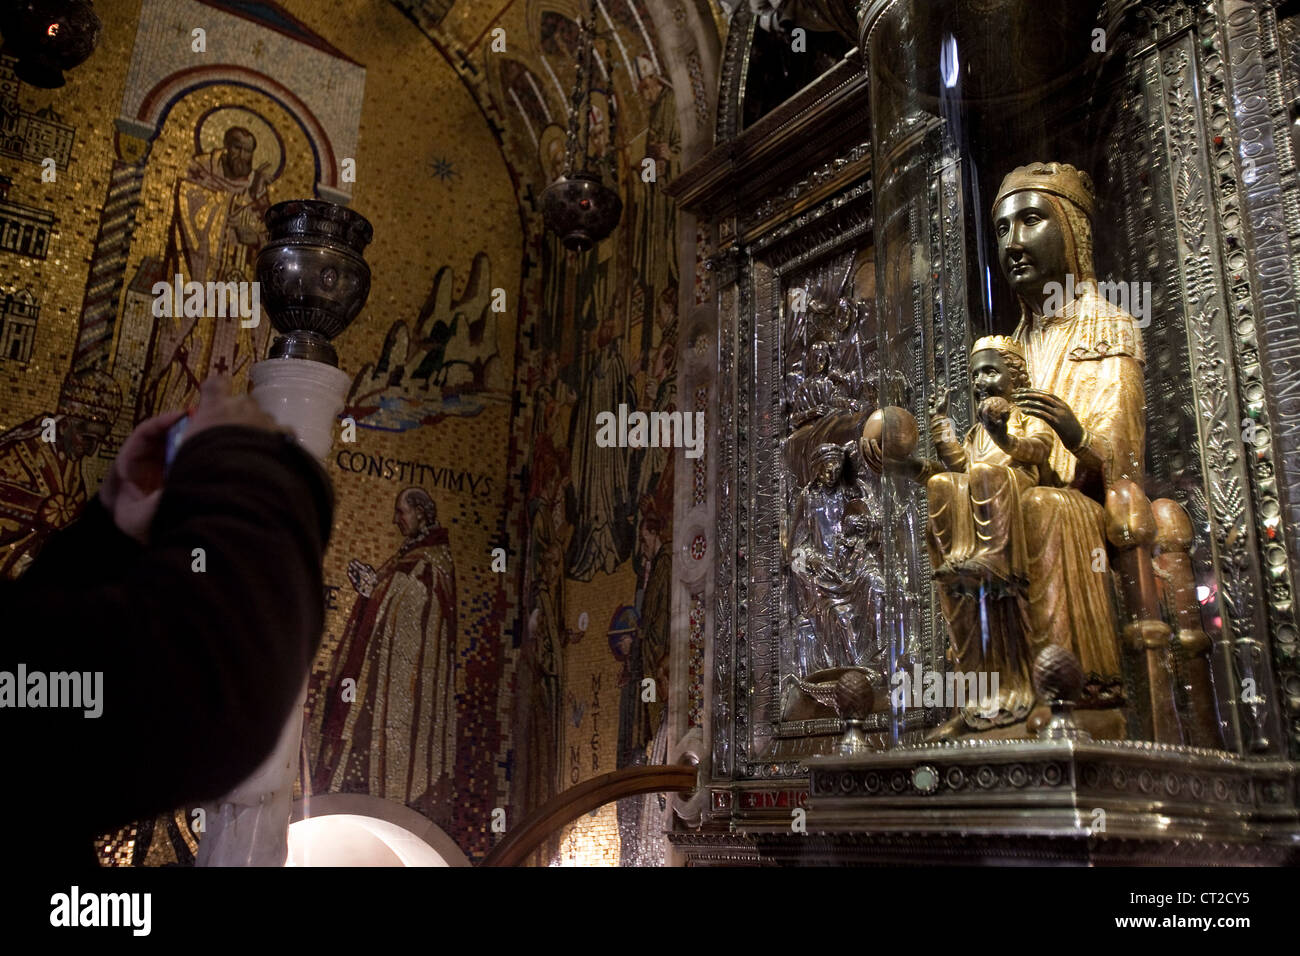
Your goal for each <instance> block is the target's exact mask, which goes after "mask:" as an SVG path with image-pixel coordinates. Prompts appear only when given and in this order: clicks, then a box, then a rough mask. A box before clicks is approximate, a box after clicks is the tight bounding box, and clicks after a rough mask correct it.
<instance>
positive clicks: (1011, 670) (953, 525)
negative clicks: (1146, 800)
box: [926, 407, 1056, 729]
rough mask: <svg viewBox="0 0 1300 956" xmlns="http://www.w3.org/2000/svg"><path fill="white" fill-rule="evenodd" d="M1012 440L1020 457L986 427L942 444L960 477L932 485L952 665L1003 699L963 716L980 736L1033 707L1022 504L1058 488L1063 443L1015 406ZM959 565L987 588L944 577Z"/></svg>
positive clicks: (932, 531) (932, 543)
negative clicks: (985, 678) (1033, 493)
mask: <svg viewBox="0 0 1300 956" xmlns="http://www.w3.org/2000/svg"><path fill="white" fill-rule="evenodd" d="M1007 432H1008V434H1010V435H1012V436H1013V437H1015V438H1017V439H1019V440H1020V445H1019V446H1018V447H1017V449H1016V455H1015V457H1013V456H1011V455H1008V454H1007V453H1006V452H1005V451H1003V450H1002V448H1001V446H999V445H998V444H997V443H996V442H995V441H994V440H993V438H992V436H991V435H989V433H988V431H987V430H985V428H984V427H983V426H982V425H976V426H974V427H973V428H971V429H970V431H968V432H967V434H966V439H965V441H964V442H963V443H962V445H961V446H956V445H955V443H947V442H936V446H937V448H938V451H939V453H940V455H941V456H943V458H944V461H945V463H946V464H948V465H949V467H950V468H952V469H953V470H952V471H946V472H940V473H939V474H936V475H933V476H931V477H930V479H929V481H928V482H927V483H926V490H927V492H928V497H929V513H930V522H929V533H928V534H927V535H926V543H927V545H928V547H929V553H930V566H931V567H933V568H934V569H935V577H936V579H938V580H939V582H940V588H939V607H940V610H941V611H942V613H943V617H944V620H945V621H946V622H947V624H948V631H949V634H950V635H951V638H952V651H953V665H954V667H955V668H956V669H957V670H959V671H964V672H987V673H997V675H998V688H997V699H996V700H980V701H974V702H971V703H970V704H968V705H966V706H964V707H963V708H962V713H963V718H964V720H965V722H966V724H967V725H968V726H970V727H973V728H976V729H985V728H988V727H991V726H1001V725H1004V724H1010V723H1015V722H1017V721H1019V720H1023V719H1024V718H1025V717H1026V716H1028V714H1029V711H1030V709H1031V708H1032V707H1033V704H1034V689H1033V684H1032V682H1031V680H1030V668H1031V661H1030V659H1029V657H1028V655H1027V654H1026V647H1025V642H1026V640H1027V633H1028V632H1029V630H1030V624H1029V613H1028V607H1027V598H1028V594H1027V591H1028V581H1027V579H1028V575H1029V558H1028V547H1027V544H1026V540H1025V527H1024V522H1023V520H1022V515H1021V496H1022V495H1023V494H1024V493H1025V492H1026V491H1027V490H1028V489H1030V488H1033V487H1034V486H1036V485H1038V484H1039V482H1040V481H1044V480H1046V481H1048V482H1049V483H1050V482H1051V481H1052V477H1053V476H1052V475H1051V472H1050V469H1049V468H1048V466H1047V464H1046V463H1047V459H1048V456H1049V453H1050V449H1051V448H1052V447H1053V446H1054V445H1055V444H1056V442H1055V435H1054V434H1053V432H1052V430H1051V428H1049V427H1048V426H1047V424H1046V423H1045V422H1043V421H1041V420H1040V419H1037V418H1033V417H1031V416H1029V415H1026V414H1024V413H1023V412H1021V411H1020V410H1019V409H1018V408H1015V407H1013V408H1012V410H1011V415H1010V417H1009V418H1008V419H1007ZM958 562H965V563H968V564H971V565H975V566H978V567H979V568H980V569H981V571H982V572H983V574H982V575H981V578H980V584H979V586H977V587H972V586H970V585H969V584H968V583H967V582H965V581H962V580H961V579H959V578H951V577H947V576H945V574H944V569H945V568H946V567H951V566H952V565H954V564H957V563H958Z"/></svg>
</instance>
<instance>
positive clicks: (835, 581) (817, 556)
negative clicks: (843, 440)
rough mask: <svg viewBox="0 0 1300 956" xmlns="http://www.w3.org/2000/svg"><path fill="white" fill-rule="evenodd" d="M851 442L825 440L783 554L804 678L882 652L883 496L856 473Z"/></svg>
mask: <svg viewBox="0 0 1300 956" xmlns="http://www.w3.org/2000/svg"><path fill="white" fill-rule="evenodd" d="M851 449H852V445H849V446H842V445H836V444H833V443H827V444H824V445H820V446H818V447H817V449H816V450H815V452H814V457H813V468H812V470H813V479H812V481H810V482H809V483H808V484H807V485H806V486H805V487H804V488H803V489H802V490H801V491H800V492H799V496H798V497H797V498H796V499H795V508H794V514H793V515H792V517H791V534H790V537H789V538H788V544H787V551H786V559H787V561H788V563H789V568H790V573H791V577H792V584H793V591H794V594H795V606H796V608H797V610H798V615H799V616H798V619H797V623H796V630H795V637H794V640H795V646H796V656H797V661H798V665H799V670H800V672H801V675H807V674H809V673H812V672H814V671H818V670H823V669H827V668H831V667H842V666H847V665H862V664H865V663H868V662H871V661H874V660H875V659H876V658H878V657H879V649H878V648H877V647H876V642H875V640H874V637H875V634H876V627H875V620H876V612H877V610H878V608H879V604H880V598H881V594H882V579H881V565H880V522H879V513H880V507H879V501H878V500H877V496H876V494H875V489H874V488H873V487H872V486H871V485H870V484H868V483H867V482H864V481H861V480H855V479H854V478H852V477H851V474H852V472H853V471H855V470H856V471H857V473H858V474H861V473H862V471H863V470H862V469H854V467H853V464H852V463H851V461H850V457H849V454H850V450H851Z"/></svg>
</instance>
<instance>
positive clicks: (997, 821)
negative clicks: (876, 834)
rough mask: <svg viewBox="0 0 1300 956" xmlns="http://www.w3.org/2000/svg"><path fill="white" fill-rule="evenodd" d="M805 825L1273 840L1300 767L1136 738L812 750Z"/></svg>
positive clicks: (1283, 829) (1289, 825) (1286, 831)
mask: <svg viewBox="0 0 1300 956" xmlns="http://www.w3.org/2000/svg"><path fill="white" fill-rule="evenodd" d="M807 765H808V767H809V770H810V772H811V782H810V787H809V809H808V828H809V830H813V829H827V830H858V831H861V830H873V831H880V830H912V831H916V830H918V829H924V830H935V829H948V828H955V829H959V830H961V831H963V832H967V833H986V834H1004V835H1010V834H1029V833H1032V834H1056V835H1072V836H1078V835H1083V836H1092V837H1098V838H1105V837H1109V836H1123V837H1125V838H1153V839H1165V838H1180V837H1182V838H1195V839H1203V838H1208V837H1212V838H1217V839H1225V840H1233V839H1238V840H1249V841H1253V842H1258V841H1260V840H1264V841H1265V842H1269V841H1277V842H1280V843H1284V844H1288V845H1291V846H1293V847H1295V848H1296V849H1297V850H1300V812H1298V811H1297V807H1298V806H1300V801H1298V800H1297V786H1298V782H1300V765H1298V764H1295V763H1292V762H1290V761H1285V760H1256V759H1248V758H1242V757H1236V756H1233V755H1231V754H1227V753H1222V752H1219V751H1213V750H1200V749H1197V748H1193V747H1172V746H1167V745H1163V744H1152V743H1141V742H1131V741H1091V742H1089V741H1081V740H1070V739H1057V740H1036V741H961V742H957V743H943V744H923V745H920V746H916V747H907V748H900V749H898V750H893V751H889V752H885V753H876V754H870V755H867V756H853V757H842V756H827V757H814V758H811V759H810V760H808V761H807Z"/></svg>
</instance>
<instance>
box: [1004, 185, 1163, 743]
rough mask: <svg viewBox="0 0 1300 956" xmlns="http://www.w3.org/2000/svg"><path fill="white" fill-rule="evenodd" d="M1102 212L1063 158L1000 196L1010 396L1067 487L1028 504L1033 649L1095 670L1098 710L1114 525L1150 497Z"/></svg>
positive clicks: (1107, 668) (1131, 341)
mask: <svg viewBox="0 0 1300 956" xmlns="http://www.w3.org/2000/svg"><path fill="white" fill-rule="evenodd" d="M1095 208H1096V196H1095V191H1094V189H1093V185H1092V181H1091V179H1090V178H1089V177H1088V175H1087V173H1084V172H1081V171H1079V170H1077V169H1075V168H1074V167H1073V166H1069V165H1066V164H1064V163H1034V164H1032V165H1029V166H1022V167H1020V168H1018V169H1016V170H1013V171H1012V172H1011V173H1010V175H1008V176H1007V177H1006V179H1004V180H1003V182H1002V187H1001V188H1000V189H999V190H998V194H997V198H996V199H995V200H994V203H993V221H994V228H995V230H996V232H997V239H998V259H999V262H1000V263H1001V265H1002V270H1003V273H1004V274H1005V275H1006V277H1007V281H1008V282H1009V283H1010V285H1011V288H1012V289H1013V291H1014V292H1015V294H1016V297H1017V299H1018V300H1019V302H1020V324H1019V325H1018V326H1017V328H1016V331H1015V333H1014V336H1013V337H1014V338H1015V339H1016V341H1018V342H1019V343H1020V344H1021V346H1022V347H1023V349H1024V354H1025V360H1026V364H1027V366H1028V371H1029V379H1030V387H1029V388H1022V389H1019V390H1017V391H1016V392H1015V393H1014V394H1013V395H1012V402H1013V403H1014V404H1015V405H1016V406H1017V407H1018V408H1019V409H1020V410H1021V411H1023V412H1024V413H1025V414H1027V415H1032V416H1034V417H1036V418H1039V419H1041V420H1043V421H1045V422H1046V423H1047V424H1048V425H1050V426H1051V427H1052V429H1053V431H1055V432H1056V435H1057V438H1058V439H1059V441H1058V442H1056V443H1055V444H1054V446H1053V448H1052V451H1051V453H1050V455H1049V456H1048V466H1049V468H1050V469H1051V470H1052V471H1053V472H1054V473H1055V476H1056V479H1057V481H1058V482H1059V487H1043V486H1039V487H1035V488H1030V489H1028V490H1027V491H1025V492H1024V494H1022V495H1021V498H1020V507H1021V517H1022V520H1023V523H1024V532H1025V539H1026V541H1027V542H1029V554H1028V571H1029V599H1028V606H1029V615H1030V625H1029V628H1030V643H1031V654H1036V653H1037V651H1038V650H1040V649H1041V648H1042V647H1043V646H1045V645H1047V644H1055V645H1057V646H1060V647H1063V648H1065V649H1067V650H1070V651H1072V652H1073V653H1074V655H1075V657H1077V658H1078V660H1079V663H1080V665H1081V666H1082V668H1083V671H1084V674H1085V675H1087V680H1086V686H1085V692H1084V699H1083V700H1082V701H1081V706H1083V707H1092V708H1097V707H1107V706H1115V705H1118V704H1120V703H1122V691H1121V687H1122V681H1121V679H1120V662H1119V646H1118V640H1117V634H1116V627H1115V620H1116V617H1115V608H1114V606H1113V602H1112V599H1111V580H1110V574H1109V571H1110V565H1109V562H1108V560H1107V552H1106V543H1107V532H1108V528H1109V530H1110V535H1111V537H1112V539H1118V541H1117V543H1122V542H1123V541H1124V540H1125V539H1126V537H1127V536H1128V530H1129V528H1128V525H1129V523H1130V522H1131V515H1130V514H1128V513H1126V512H1125V508H1126V507H1127V506H1128V505H1129V504H1130V502H1134V501H1140V502H1143V503H1145V498H1143V497H1142V495H1141V490H1140V486H1141V482H1142V470H1143V466H1142V462H1143V442H1144V437H1145V430H1146V422H1145V413H1144V408H1143V404H1144V400H1143V389H1142V366H1143V361H1144V359H1143V353H1142V336H1141V333H1140V331H1139V330H1138V326H1137V323H1136V321H1135V320H1134V318H1133V316H1132V315H1130V314H1129V313H1128V312H1127V311H1125V310H1124V309H1122V308H1120V307H1119V306H1117V305H1114V304H1112V303H1110V302H1108V301H1107V300H1106V299H1105V298H1103V297H1102V295H1101V294H1100V293H1099V291H1098V288H1097V281H1096V272H1095V270H1094V268H1093V261H1092V216H1093V213H1094V212H1095ZM1108 502H1109V508H1108ZM1147 508H1148V510H1149V505H1148V506H1147ZM1130 510H1132V509H1130ZM1108 522H1109V523H1108ZM1148 564H1149V561H1148ZM1109 729H1111V730H1114V731H1115V732H1116V734H1117V735H1118V734H1121V733H1122V727H1121V726H1120V725H1117V726H1115V727H1113V728H1109Z"/></svg>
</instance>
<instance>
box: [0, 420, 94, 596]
mask: <svg viewBox="0 0 1300 956" xmlns="http://www.w3.org/2000/svg"><path fill="white" fill-rule="evenodd" d="M49 417H53V418H54V419H55V421H56V422H57V421H59V420H61V419H62V418H63V417H65V416H62V415H55V416H48V415H38V416H37V417H35V418H33V419H30V420H28V421H26V422H23V423H22V424H21V425H17V426H15V427H14V428H12V429H10V430H9V431H8V432H6V433H5V434H4V435H0V578H12V577H17V576H18V575H19V574H21V573H22V571H23V569H24V568H26V566H27V565H28V564H29V563H31V561H32V559H33V558H35V557H36V554H37V552H39V551H40V548H41V545H42V544H44V542H45V539H46V538H47V537H48V536H49V535H50V534H52V533H53V532H55V531H57V530H59V529H60V528H62V527H64V526H66V525H67V524H69V523H70V522H71V521H72V520H73V519H74V518H75V517H76V516H77V515H79V514H80V513H81V509H82V508H83V507H85V504H86V487H85V481H84V479H83V477H82V474H81V462H80V460H77V459H73V458H69V457H68V456H67V455H65V454H63V453H62V452H61V451H60V450H59V444H58V442H47V441H44V440H43V439H42V437H41V436H42V434H43V433H44V432H45V428H44V426H43V424H42V423H43V422H44V420H45V419H46V418H49ZM56 427H57V426H56Z"/></svg>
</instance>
